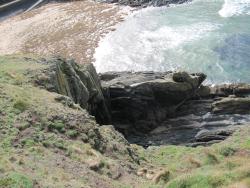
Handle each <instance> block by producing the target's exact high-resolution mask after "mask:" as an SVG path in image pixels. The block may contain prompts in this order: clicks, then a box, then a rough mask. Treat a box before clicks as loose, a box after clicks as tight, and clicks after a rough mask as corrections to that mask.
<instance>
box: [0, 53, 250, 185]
mask: <svg viewBox="0 0 250 188" xmlns="http://www.w3.org/2000/svg"><path fill="white" fill-rule="evenodd" d="M43 68H46V65H42V64H39V63H37V62H36V60H35V58H34V59H28V60H27V59H25V58H23V57H22V56H21V55H20V56H14V57H13V56H5V57H0V138H1V139H0V188H2V187H7V188H8V187H14V188H17V187H18V186H19V187H20V186H21V187H23V188H26V187H27V188H29V187H32V186H33V183H34V182H36V181H38V182H40V183H41V182H43V183H44V184H45V185H46V186H47V187H53V186H56V187H64V186H65V184H67V183H68V182H70V183H71V184H72V186H73V187H81V186H83V185H87V184H88V181H89V180H88V177H85V176H84V177H73V176H72V174H71V171H67V170H68V169H66V170H65V169H63V168H62V167H60V166H59V167H57V164H56V162H55V161H57V160H58V158H60V157H66V158H67V159H68V160H70V162H71V163H72V164H73V163H75V162H76V163H77V164H82V165H85V167H84V168H83V171H84V170H86V169H87V167H86V164H87V163H88V160H90V159H96V160H101V161H102V163H103V167H102V170H100V172H99V173H100V174H94V175H93V174H91V173H90V172H88V173H89V174H91V176H96V177H97V178H98V180H99V179H102V180H103V181H104V182H110V185H113V187H131V186H130V185H127V184H126V183H121V182H119V180H112V179H110V178H108V174H109V173H110V170H111V169H112V167H113V166H112V165H113V164H120V163H121V162H122V163H126V162H127V161H126V160H127V157H126V156H125V154H118V153H117V154H116V153H114V152H115V151H114V150H111V151H110V153H112V154H113V155H116V158H109V157H107V156H105V155H103V154H102V153H101V152H98V151H96V150H94V149H93V148H92V147H91V146H90V144H89V143H90V141H89V140H88V139H90V138H91V139H92V138H95V137H96V134H95V132H94V131H93V130H92V129H90V130H89V131H88V132H82V133H81V130H82V128H84V127H88V126H91V124H90V122H88V123H86V122H85V123H84V124H81V125H79V127H76V126H73V122H70V123H68V124H67V123H66V122H65V121H64V120H61V119H60V118H55V119H53V118H51V117H52V116H53V117H54V116H55V117H63V118H64V117H65V116H67V115H68V116H70V117H71V121H74V120H75V117H77V116H80V117H82V115H84V114H83V113H84V112H81V111H77V110H74V109H71V108H68V107H66V106H64V105H63V104H61V103H59V102H56V101H55V96H56V94H55V93H50V92H48V91H46V90H43V89H40V88H37V87H34V86H33V85H32V79H33V76H34V74H35V72H36V71H38V72H39V71H40V69H43ZM102 130H103V133H105V134H106V135H107V136H106V137H107V143H106V144H107V146H110V148H111V149H112V147H111V146H112V145H110V143H111V142H113V141H116V140H115V139H117V138H116V135H112V133H111V132H109V129H107V130H106V131H107V132H105V128H102ZM249 135H250V127H245V128H244V129H243V130H239V131H238V132H236V133H235V134H234V135H233V136H232V137H230V138H229V139H227V140H225V141H223V142H221V143H219V144H214V145H212V146H210V147H196V148H191V147H185V146H173V145H170V146H161V147H151V148H149V149H147V150H144V149H143V148H141V147H138V146H135V148H136V149H137V154H138V156H139V158H140V159H141V166H146V167H148V168H155V169H157V168H159V167H161V168H164V169H167V170H168V171H169V172H170V174H169V176H168V177H167V179H166V180H165V181H160V182H159V183H158V184H154V183H153V182H151V181H149V180H147V179H143V180H142V179H140V177H138V176H135V173H131V174H130V175H129V176H133V181H134V182H133V183H135V187H144V188H146V187H147V188H149V187H152V188H162V187H166V188H216V187H230V186H231V185H234V184H237V185H238V184H239V185H246V186H248V187H250V180H249V179H250V137H249ZM83 141H84V142H86V143H84V142H83ZM92 141H93V140H92ZM117 143H118V142H117ZM117 147H120V146H119V145H118V146H117ZM13 159H15V160H13ZM50 161H54V162H53V163H50ZM135 166H136V165H134V164H133V165H131V168H132V169H133V168H136V167H135ZM71 168H73V167H71V166H70V168H69V169H71ZM74 168H76V167H74ZM109 168H110V169H109ZM74 178H76V179H77V178H78V179H77V180H74ZM130 183H131V182H130ZM246 186H245V187H246ZM86 187H87V186H86ZM89 187H91V186H89Z"/></svg>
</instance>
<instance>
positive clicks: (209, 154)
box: [205, 150, 220, 165]
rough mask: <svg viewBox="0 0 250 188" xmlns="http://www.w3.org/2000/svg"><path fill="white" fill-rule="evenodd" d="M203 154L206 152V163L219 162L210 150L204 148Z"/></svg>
mask: <svg viewBox="0 0 250 188" xmlns="http://www.w3.org/2000/svg"><path fill="white" fill-rule="evenodd" d="M205 154H206V164H212V165H214V164H218V163H219V162H220V161H219V159H218V157H217V156H216V154H215V153H212V152H211V151H208V150H206V151H205Z"/></svg>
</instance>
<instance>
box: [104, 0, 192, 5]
mask: <svg viewBox="0 0 250 188" xmlns="http://www.w3.org/2000/svg"><path fill="white" fill-rule="evenodd" d="M187 1H189V0H104V1H102V2H107V3H118V4H121V5H127V6H131V7H147V6H156V7H159V6H168V5H170V4H181V3H184V2H187Z"/></svg>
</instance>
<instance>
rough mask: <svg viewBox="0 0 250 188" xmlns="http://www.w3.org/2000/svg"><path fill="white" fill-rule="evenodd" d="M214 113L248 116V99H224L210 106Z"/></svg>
mask: <svg viewBox="0 0 250 188" xmlns="http://www.w3.org/2000/svg"><path fill="white" fill-rule="evenodd" d="M212 107H213V112H214V113H220V114H250V98H249V97H246V98H240V97H226V98H223V99H221V100H219V101H216V102H214V103H213V105H212Z"/></svg>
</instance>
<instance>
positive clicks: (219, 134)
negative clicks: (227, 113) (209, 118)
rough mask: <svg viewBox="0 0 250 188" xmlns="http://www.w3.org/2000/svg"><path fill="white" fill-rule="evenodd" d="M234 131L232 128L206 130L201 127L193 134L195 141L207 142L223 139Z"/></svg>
mask: <svg viewBox="0 0 250 188" xmlns="http://www.w3.org/2000/svg"><path fill="white" fill-rule="evenodd" d="M233 132H234V129H230V128H227V129H215V130H206V129H203V130H201V131H200V132H198V133H197V134H196V135H195V141H197V142H209V141H214V140H225V139H226V138H227V137H228V136H230V135H231V134H232V133H233Z"/></svg>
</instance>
